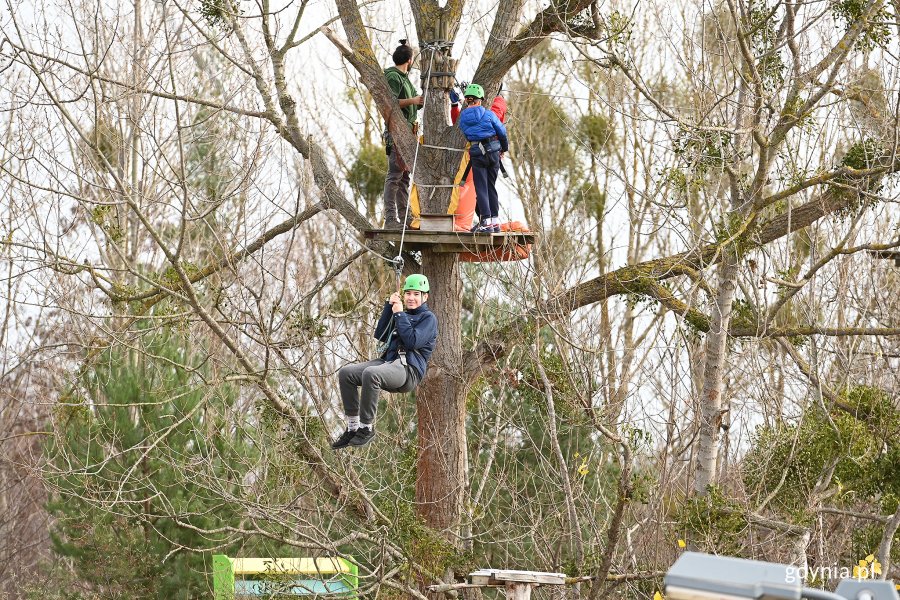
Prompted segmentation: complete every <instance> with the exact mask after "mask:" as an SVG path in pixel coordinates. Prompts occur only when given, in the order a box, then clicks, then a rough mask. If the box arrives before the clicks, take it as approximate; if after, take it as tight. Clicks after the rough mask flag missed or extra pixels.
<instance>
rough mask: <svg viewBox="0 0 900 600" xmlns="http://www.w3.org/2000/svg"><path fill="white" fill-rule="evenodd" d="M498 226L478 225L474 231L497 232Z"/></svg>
mask: <svg viewBox="0 0 900 600" xmlns="http://www.w3.org/2000/svg"><path fill="white" fill-rule="evenodd" d="M499 231H500V228H499V227H497V226H496V225H479V226H478V227H476V228H475V233H498V232H499Z"/></svg>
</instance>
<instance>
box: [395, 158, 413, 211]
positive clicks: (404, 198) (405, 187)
mask: <svg viewBox="0 0 900 600" xmlns="http://www.w3.org/2000/svg"><path fill="white" fill-rule="evenodd" d="M391 156H393V153H391ZM394 204H395V206H396V207H397V221H398V222H399V223H401V224H402V223H406V226H407V227H409V224H410V223H412V220H413V215H412V213H411V212H410V208H409V171H401V172H400V179H399V180H398V181H397V193H396V195H395V196H394Z"/></svg>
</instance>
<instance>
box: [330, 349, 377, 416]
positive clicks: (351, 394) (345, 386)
mask: <svg viewBox="0 0 900 600" xmlns="http://www.w3.org/2000/svg"><path fill="white" fill-rule="evenodd" d="M381 364H384V361H383V360H369V361H366V362H361V363H351V364H349V365H344V366H343V367H341V369H340V370H339V371H338V386H339V387H340V390H341V402H342V403H343V404H344V414H345V415H347V416H348V417H359V411H360V406H359V387H360V386H361V385H362V382H363V372H364V371H365V370H366V369H367V368H369V367H375V366H378V365H381Z"/></svg>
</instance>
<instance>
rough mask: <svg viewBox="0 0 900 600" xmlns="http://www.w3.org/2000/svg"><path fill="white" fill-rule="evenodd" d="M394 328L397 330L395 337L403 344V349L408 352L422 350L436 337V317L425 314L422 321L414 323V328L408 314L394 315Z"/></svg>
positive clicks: (431, 314)
mask: <svg viewBox="0 0 900 600" xmlns="http://www.w3.org/2000/svg"><path fill="white" fill-rule="evenodd" d="M394 326H395V327H396V328H397V335H398V336H399V337H400V341H401V342H403V347H404V348H406V349H408V350H418V349H419V348H424V347H425V346H426V345H428V343H429V342H431V340H433V339H434V338H435V337H436V336H437V317H435V316H434V313H432V312H429V313H427V314H426V315H425V317H424V318H423V319H422V320H420V321H419V322H418V323H416V325H415V327H413V324H412V323H411V322H410V320H409V315H408V314H406V313H405V312H401V313H396V314H395V315H394Z"/></svg>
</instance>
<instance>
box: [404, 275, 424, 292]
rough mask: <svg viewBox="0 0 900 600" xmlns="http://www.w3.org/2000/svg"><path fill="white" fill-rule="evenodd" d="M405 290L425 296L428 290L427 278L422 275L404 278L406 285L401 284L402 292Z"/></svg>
mask: <svg viewBox="0 0 900 600" xmlns="http://www.w3.org/2000/svg"><path fill="white" fill-rule="evenodd" d="M407 290H416V291H419V292H422V293H423V294H427V293H428V290H429V287H428V278H427V277H425V276H424V275H410V276H409V277H407V278H406V283H404V284H403V291H404V292H405V291H407Z"/></svg>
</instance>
